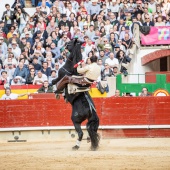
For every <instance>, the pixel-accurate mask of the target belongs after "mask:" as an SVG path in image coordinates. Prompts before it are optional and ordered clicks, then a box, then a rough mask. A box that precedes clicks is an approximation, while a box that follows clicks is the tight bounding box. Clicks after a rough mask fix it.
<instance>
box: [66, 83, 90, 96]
mask: <svg viewBox="0 0 170 170" xmlns="http://www.w3.org/2000/svg"><path fill="white" fill-rule="evenodd" d="M67 88H68V94H75V93H79V92H85V91H89V90H90V87H79V86H77V85H75V84H68V85H67Z"/></svg>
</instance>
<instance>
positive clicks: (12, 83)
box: [11, 76, 26, 85]
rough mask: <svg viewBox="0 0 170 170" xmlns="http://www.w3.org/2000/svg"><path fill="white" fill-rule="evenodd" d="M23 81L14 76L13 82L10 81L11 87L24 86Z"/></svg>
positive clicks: (19, 77)
mask: <svg viewBox="0 0 170 170" xmlns="http://www.w3.org/2000/svg"><path fill="white" fill-rule="evenodd" d="M25 81H26V80H25V79H23V78H22V77H21V76H15V77H14V78H13V80H12V81H11V85H24V84H25Z"/></svg>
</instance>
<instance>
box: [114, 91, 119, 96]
mask: <svg viewBox="0 0 170 170" xmlns="http://www.w3.org/2000/svg"><path fill="white" fill-rule="evenodd" d="M114 97H120V90H118V89H116V90H115V95H114Z"/></svg>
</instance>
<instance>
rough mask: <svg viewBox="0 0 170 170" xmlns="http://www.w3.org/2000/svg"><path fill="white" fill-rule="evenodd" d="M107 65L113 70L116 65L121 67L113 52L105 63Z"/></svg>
mask: <svg viewBox="0 0 170 170" xmlns="http://www.w3.org/2000/svg"><path fill="white" fill-rule="evenodd" d="M106 63H107V64H108V65H109V67H110V68H113V66H115V65H117V66H118V65H119V61H118V59H117V58H115V57H114V53H113V52H111V53H110V54H109V58H107V59H106V61H105V64H106Z"/></svg>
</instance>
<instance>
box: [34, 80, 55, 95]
mask: <svg viewBox="0 0 170 170" xmlns="http://www.w3.org/2000/svg"><path fill="white" fill-rule="evenodd" d="M37 92H38V93H53V87H52V86H50V85H49V82H48V80H45V81H44V83H43V85H42V87H40V88H39V89H38V90H37Z"/></svg>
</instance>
